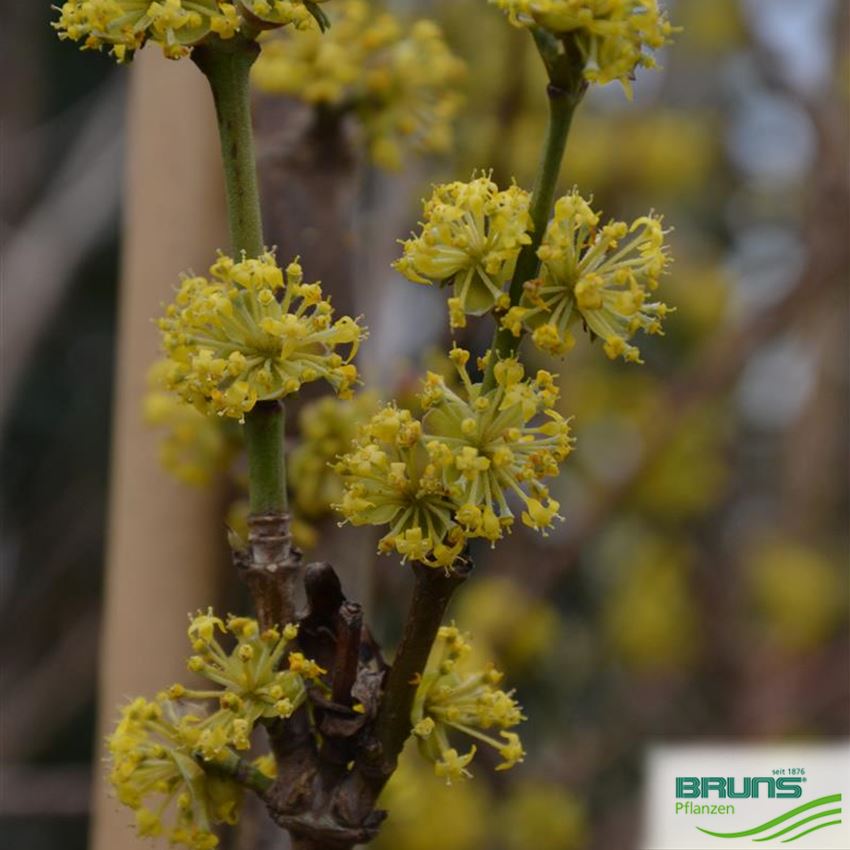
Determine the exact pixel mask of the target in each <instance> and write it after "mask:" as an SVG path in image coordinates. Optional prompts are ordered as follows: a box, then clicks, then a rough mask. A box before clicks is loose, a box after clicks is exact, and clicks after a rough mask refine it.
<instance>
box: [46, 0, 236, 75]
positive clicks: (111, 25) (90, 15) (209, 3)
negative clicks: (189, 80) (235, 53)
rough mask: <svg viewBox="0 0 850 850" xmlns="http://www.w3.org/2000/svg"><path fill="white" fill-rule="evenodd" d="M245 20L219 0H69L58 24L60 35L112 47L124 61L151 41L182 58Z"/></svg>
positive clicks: (231, 31) (91, 47)
mask: <svg viewBox="0 0 850 850" xmlns="http://www.w3.org/2000/svg"><path fill="white" fill-rule="evenodd" d="M239 24H240V21H239V16H238V13H237V11H236V7H235V6H234V5H233V4H232V3H226V2H219V0H155V2H151V0H68V2H65V3H63V4H62V6H61V8H60V9H59V19H58V20H57V21H55V22H54V23H53V27H54V29H56V30H57V31H58V32H59V37H60V38H62V39H70V40H71V41H81V42H82V46H83V49H84V50H101V49H102V48H103V47H104V46H107V47H109V48H110V50H111V52H112V54H113V55H114V56H115V58H116V59H117V60H118V61H119V62H124V61H126V60H128V59H130V58H132V55H133V52H134V51H135V50H137V49H139V48H140V47H142V46H144V44H145V42H147V41H154V42H156V43H157V44H159V45H160V47H161V48H162V51H163V53H164V54H165V55H166V56H167V57H168V58H169V59H180V58H181V57H183V56H187V55H188V54H189V53H190V52H191V49H192V47H193V46H194V45H196V44H198V43H199V42H200V41H201V40H203V39H204V38H206V37H207V36H208V35H209V33H210V32H214V33H216V34H217V35H218V36H219V37H220V38H231V37H233V36H234V35H235V34H236V31H237V29H238V27H239Z"/></svg>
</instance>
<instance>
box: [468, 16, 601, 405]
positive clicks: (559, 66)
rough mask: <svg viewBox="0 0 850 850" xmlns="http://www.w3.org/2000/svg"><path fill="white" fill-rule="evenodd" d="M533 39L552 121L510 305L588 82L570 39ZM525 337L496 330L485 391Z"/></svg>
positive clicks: (531, 273) (532, 252) (528, 273)
mask: <svg viewBox="0 0 850 850" xmlns="http://www.w3.org/2000/svg"><path fill="white" fill-rule="evenodd" d="M532 35H533V36H534V41H535V44H536V45H537V49H538V52H539V53H540V56H541V58H542V59H543V64H544V65H545V66H546V70H547V73H548V75H549V84H548V85H547V87H546V94H547V96H548V97H547V100H548V103H549V122H548V125H547V129H546V139H545V141H544V143H543V151H542V154H541V157H540V164H539V166H538V169H537V175H536V177H535V180H534V188H533V189H532V193H531V206H530V208H529V213H530V215H531V224H532V228H531V234H530V235H531V241H530V242H529V243H527V244H526V245H524V246H523V248H522V250H521V251H520V254H519V257H518V258H517V263H516V268H515V270H514V275H513V278H512V279H511V285H510V289H509V290H508V292H509V296H510V306H511V307H513V306H515V305H517V304H519V301H520V298H521V297H522V291H523V284H524V283H525V282H526V281H527V280H531V279H532V278H533V277H535V275H536V274H537V270H538V268H539V266H540V260H539V258H538V256H537V249H538V248H539V247H540V242H541V241H542V239H543V234H544V232H545V231H546V224H547V222H548V221H549V216H550V215H551V213H552V203H553V201H554V199H555V190H556V188H557V185H558V176H559V175H560V173H561V163H562V162H563V159H564V151H565V150H566V147H567V137H568V136H569V133H570V126H571V125H572V120H573V115H574V114H575V111H576V108H577V107H578V105H579V103H580V102H581V99H582V97H583V96H584V93H585V91H586V89H587V83H586V82H585V80H584V78H583V77H582V73H581V70H582V66H583V61H582V59H581V57H580V56H579V55H578V52H577V51H576V50H575V49H571V44H570V42H569V41H565V42H564V43H563V47H559V46H558V45H557V43H556V41H555V40H554V39H553V38H552V37H551V36H549V35H548V34H547V33H545V32H543V31H541V30H534V31H533V32H532ZM521 339H522V337H521V336H515V335H514V334H512V333H511V332H510V331H509V330H507V329H506V328H497V330H496V332H495V333H494V335H493V344H492V350H493V353H494V354H495V356H491V357H490V360H489V362H488V364H487V371H486V372H485V375H484V390H485V391H486V390H490V389H492V388H493V387H494V386H495V376H494V374H493V369H494V368H495V365H496V363H497V362H498V361H499V360H500V359H504V358H505V357H512V356H513V355H514V354H516V351H517V348H518V347H519V343H520V340H521Z"/></svg>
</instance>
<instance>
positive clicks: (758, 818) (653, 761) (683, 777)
mask: <svg viewBox="0 0 850 850" xmlns="http://www.w3.org/2000/svg"><path fill="white" fill-rule="evenodd" d="M677 779H678V780H679V783H678V787H677ZM780 780H781V781H780ZM677 792H678V793H677ZM771 793H772V794H773V796H771ZM643 814H644V822H643V836H642V839H641V843H640V845H639V846H640V848H641V850H744V848H747V850H778V849H779V848H781V850H797V848H799V850H850V741H839V742H830V743H815V744H810V745H808V744H788V745H776V746H762V745H747V744H745V745H734V744H727V743H717V744H714V745H708V744H706V745H702V744H701V745H691V744H686V745H669V744H665V745H659V746H656V747H654V748H652V749H651V750H650V751H649V753H648V756H647V759H646V766H645V795H644V812H643ZM704 830H705V831H704ZM709 833H717V834H716V835H712V834H709Z"/></svg>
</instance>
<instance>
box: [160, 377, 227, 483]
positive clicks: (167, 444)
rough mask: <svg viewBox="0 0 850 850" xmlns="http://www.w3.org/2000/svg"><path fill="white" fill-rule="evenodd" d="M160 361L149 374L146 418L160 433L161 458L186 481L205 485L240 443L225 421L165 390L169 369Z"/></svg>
mask: <svg viewBox="0 0 850 850" xmlns="http://www.w3.org/2000/svg"><path fill="white" fill-rule="evenodd" d="M169 368H170V367H169V364H168V362H167V361H158V362H157V363H155V364H154V365H153V366H152V367H151V369H150V372H149V373H148V381H149V383H150V385H151V390H150V391H149V392H148V394H147V395H146V396H145V399H144V413H145V421H146V422H147V423H148V424H149V425H151V426H153V427H154V428H156V429H157V430H159V431H160V432H161V437H160V441H159V461H160V463H161V464H162V466H163V467H164V468H165V469H166V470H168V472H170V473H171V474H172V475H173V476H174V477H175V478H176V479H178V480H179V481H182V482H183V483H184V484H191V485H193V486H203V485H205V484H209V483H210V481H212V480H213V479H214V478H215V476H216V475H217V474H218V473H220V472H223V471H224V470H226V469H227V468H228V466H229V465H230V462H231V460H232V459H233V455H234V451H235V448H236V445H237V443H238V439H237V435H236V434H231V433H230V432H229V431H228V429H227V428H226V427H225V423H223V422H222V421H221V420H219V419H218V418H216V417H212V416H205V415H204V414H203V413H200V412H199V411H198V410H196V409H195V408H194V407H192V406H191V405H190V404H187V403H186V402H185V401H183V400H182V399H180V398H179V397H178V396H176V395H174V394H173V393H170V392H164V391H163V389H162V385H163V380H164V376H165V375H166V374H167V373H168V371H169Z"/></svg>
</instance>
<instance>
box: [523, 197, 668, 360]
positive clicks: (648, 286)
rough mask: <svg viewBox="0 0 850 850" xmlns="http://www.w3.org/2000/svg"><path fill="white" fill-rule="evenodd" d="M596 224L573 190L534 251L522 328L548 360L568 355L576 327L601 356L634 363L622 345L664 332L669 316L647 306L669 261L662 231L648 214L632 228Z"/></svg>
mask: <svg viewBox="0 0 850 850" xmlns="http://www.w3.org/2000/svg"><path fill="white" fill-rule="evenodd" d="M598 225H599V215H598V214H597V213H596V212H594V211H593V209H592V208H591V206H590V204H589V203H588V202H587V201H586V200H584V198H582V197H581V196H580V195H579V194H578V191H577V190H575V189H574V190H573V191H572V192H570V194H568V195H566V196H564V197H563V198H560V199H559V200H558V202H557V203H556V204H555V215H554V218H553V219H552V221H551V222H550V223H549V226H548V227H547V229H546V233H545V234H544V236H543V241H542V243H541V245H540V248H539V249H538V252H537V254H538V256H539V257H540V260H541V263H542V266H541V271H540V277H538V278H535V279H534V280H530V281H527V282H526V283H525V285H524V292H523V297H522V302H521V306H522V308H523V309H524V310H525V312H524V313H523V314H522V322H523V323H524V325H525V327H526V328H527V329H528V330H531V331H532V341H533V342H534V343H535V344H536V345H537V346H539V347H540V348H541V349H543V350H544V351H547V352H549V353H551V354H563V353H565V352H566V351H568V350H569V349H570V348H571V347H572V345H573V342H574V340H573V336H572V332H571V328H572V327H573V326H574V325H576V324H579V323H583V324H584V326H585V327H586V328H587V329H588V331H590V333H592V334H593V335H595V336H598V337H600V338H601V339H602V341H603V348H604V350H605V353H606V354H607V355H608V357H610V358H611V359H614V358H616V357H622V358H623V359H624V360H627V361H630V362H634V363H640V362H641V360H640V351H639V350H638V349H637V347H636V346H634V345H631V344H630V342H629V341H630V340H631V338H632V337H633V336H634V334H635V333H637V332H638V331H639V330H642V331H644V332H645V333H649V334H661V333H663V331H662V327H661V323H662V320H663V319H664V317H665V316H666V315H667V313H668V312H669V308H668V307H667V305H666V304H664V303H662V302H660V301H649V300H648V298H649V296H650V294H651V293H652V292H654V291H655V289H656V288H657V287H658V282H659V278H660V277H661V274H662V273H663V272H664V270H665V269H666V267H667V265H668V264H669V262H670V257H669V254H668V252H667V248H666V246H665V244H664V234H665V231H664V230H663V228H662V226H661V219H660V218H659V217H657V216H654V215H652V214H650V215H647V216H642V217H641V218H639V219H637V220H636V221H634V222H633V223H632V224H631V225H628V224H626V223H625V222H622V221H611V222H609V223H608V224H606V225H604V226H602V227H599V226H598ZM508 315H510V314H508Z"/></svg>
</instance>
